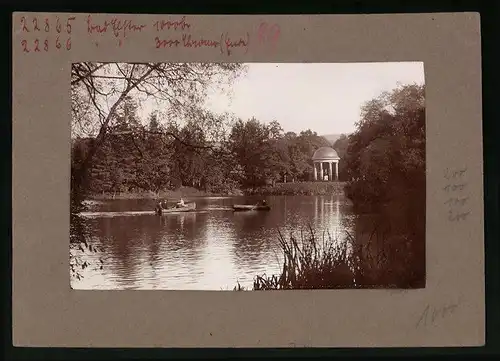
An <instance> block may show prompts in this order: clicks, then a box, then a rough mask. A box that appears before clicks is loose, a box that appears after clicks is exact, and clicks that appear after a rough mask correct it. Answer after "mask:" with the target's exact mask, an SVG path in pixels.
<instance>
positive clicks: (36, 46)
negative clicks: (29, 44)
mask: <svg viewBox="0 0 500 361" xmlns="http://www.w3.org/2000/svg"><path fill="white" fill-rule="evenodd" d="M39 43H40V42H39V41H38V39H35V52H39V51H40V49H39V48H38V46H39Z"/></svg>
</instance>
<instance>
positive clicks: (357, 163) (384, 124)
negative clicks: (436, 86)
mask: <svg viewBox="0 0 500 361" xmlns="http://www.w3.org/2000/svg"><path fill="white" fill-rule="evenodd" d="M424 95H425V93H424V87H423V86H420V85H415V84H411V85H405V86H399V87H397V88H396V89H394V90H393V91H392V92H385V93H383V94H381V95H380V96H379V97H378V98H376V99H373V100H371V101H369V102H367V103H366V104H365V105H364V106H363V107H362V117H361V120H360V121H359V122H358V123H357V129H356V131H355V132H354V133H353V134H351V135H350V136H349V141H348V146H347V149H346V155H345V165H346V170H347V174H348V177H349V179H350V180H351V181H350V182H349V184H348V187H347V188H346V190H347V193H348V195H349V196H350V197H351V198H352V199H353V200H354V201H355V203H365V204H369V203H371V204H377V203H380V202H388V201H390V200H391V199H396V198H397V197H398V196H400V195H401V194H406V193H407V192H408V190H414V191H415V192H416V194H419V197H421V194H422V192H425V96H424Z"/></svg>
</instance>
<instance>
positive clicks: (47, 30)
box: [44, 18, 50, 33]
mask: <svg viewBox="0 0 500 361" xmlns="http://www.w3.org/2000/svg"><path fill="white" fill-rule="evenodd" d="M44 30H45V32H46V33H48V32H49V31H50V24H49V19H47V18H46V19H45V28H44Z"/></svg>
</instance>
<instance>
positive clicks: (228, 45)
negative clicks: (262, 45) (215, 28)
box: [225, 33, 248, 55]
mask: <svg viewBox="0 0 500 361" xmlns="http://www.w3.org/2000/svg"><path fill="white" fill-rule="evenodd" d="M225 38H226V40H225V44H226V49H227V55H231V48H239V47H247V46H248V41H245V40H244V39H243V38H239V39H238V40H234V41H231V38H229V36H228V35H227V33H226V37H225Z"/></svg>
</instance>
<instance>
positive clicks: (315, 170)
mask: <svg viewBox="0 0 500 361" xmlns="http://www.w3.org/2000/svg"><path fill="white" fill-rule="evenodd" d="M313 168H314V180H318V164H317V163H316V162H313Z"/></svg>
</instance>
